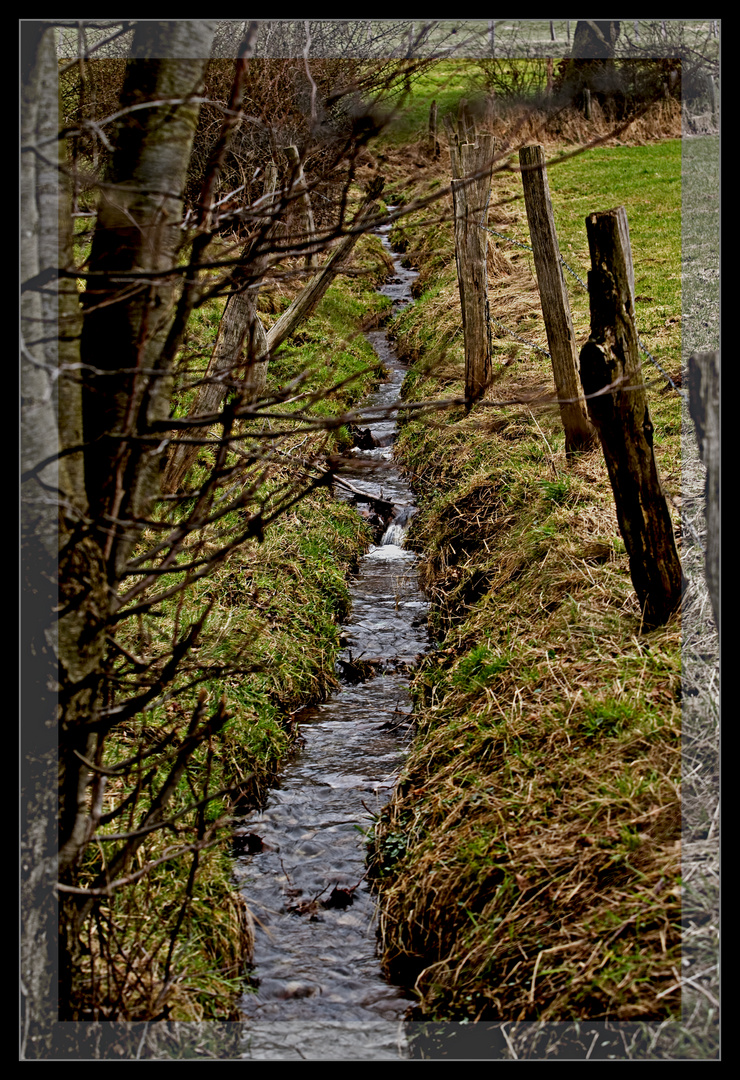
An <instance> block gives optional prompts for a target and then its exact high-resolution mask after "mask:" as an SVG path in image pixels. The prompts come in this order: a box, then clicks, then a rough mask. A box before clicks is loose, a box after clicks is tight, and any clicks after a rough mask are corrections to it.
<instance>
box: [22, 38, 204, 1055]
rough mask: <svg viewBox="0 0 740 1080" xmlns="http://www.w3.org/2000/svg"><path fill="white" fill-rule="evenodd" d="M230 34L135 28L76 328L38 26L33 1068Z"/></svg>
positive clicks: (29, 703) (53, 63)
mask: <svg viewBox="0 0 740 1080" xmlns="http://www.w3.org/2000/svg"><path fill="white" fill-rule="evenodd" d="M214 32H215V23H210V22H169V23H159V22H148V23H147V22H144V23H140V24H138V27H137V30H136V32H135V36H134V44H133V50H132V53H133V58H132V60H131V61H130V62H129V64H128V67H127V75H126V83H125V88H124V93H123V98H122V102H121V105H122V109H123V110H124V114H123V116H122V118H121V120H120V123H119V128H118V130H117V133H116V136H115V140H114V141H115V153H114V156H113V163H112V170H111V174H110V176H109V177H108V178H107V183H106V185H105V186H104V188H103V192H104V194H103V197H102V201H101V206H100V210H99V217H98V225H97V228H96V233H95V238H94V243H93V252H92V256H91V260H90V269H89V273H90V276H89V277H88V290H87V293H86V296H85V313H84V315H85V318H84V327H83V329H82V332H81V334H80V330H79V315H80V313H79V301H78V295H77V289H76V285H75V277H74V275H73V274H72V273H70V268H71V266H72V262H71V254H70V251H71V222H72V219H71V193H70V185H69V182H68V181H69V177H70V173H71V170H70V169H69V167H68V166H67V163H66V161H65V159H64V156H63V153H64V141H63V140H62V139H60V138H59V126H58V120H57V117H58V107H57V102H58V64H57V56H56V31H55V29H54V26H53V25H52V24H50V23H48V22H43V21H38V22H28V23H25V24H22V94H23V101H22V104H23V108H22V116H23V128H22V227H23V230H24V235H23V243H22V245H21V251H22V266H21V272H22V283H23V293H22V295H23V299H22V310H21V318H22V333H23V346H22V364H21V367H22V380H23V383H22V386H23V393H22V455H21V456H22V472H23V480H24V482H23V486H22V565H23V586H24V605H23V619H22V649H23V656H24V661H25V663H26V677H25V680H24V709H23V758H24V777H23V836H22V856H23V861H22V903H23V931H22V946H21V948H22V980H23V984H22V992H23V998H24V1021H23V1022H24V1031H23V1043H22V1052H23V1056H24V1057H29V1058H39V1057H48V1056H49V1055H50V1053H51V1049H52V1045H53V1038H54V1032H53V1025H54V1022H55V1021H56V1020H57V1019H65V1018H67V1019H68V1018H71V1017H68V1016H67V1015H66V1014H65V1000H64V988H65V986H66V985H67V983H68V980H69V977H70V971H71V966H72V962H73V957H72V953H71V946H70V943H69V941H68V940H67V938H68V933H69V928H70V923H71V922H72V921H73V920H74V906H75V905H74V900H70V899H69V896H70V895H71V894H69V893H67V894H65V895H66V896H67V897H68V899H67V900H66V901H65V903H63V904H61V905H60V907H61V912H60V914H59V922H58V923H57V900H56V895H55V886H56V881H57V874H58V875H59V880H60V881H61V882H63V883H70V882H72V881H73V880H74V872H75V867H76V866H77V864H78V863H79V860H80V858H81V855H82V853H83V852H84V850H85V848H86V846H87V843H88V841H89V839H90V836H91V835H92V832H93V830H94V828H95V825H96V820H95V813H94V802H95V800H94V795H95V790H96V789H95V787H94V785H93V782H94V781H95V778H96V777H97V783H98V787H99V786H100V785H99V781H100V773H99V770H97V771H96V769H95V765H94V762H95V761H96V760H99V749H100V747H101V744H102V741H103V739H104V737H105V734H106V733H107V731H108V730H109V728H110V726H111V724H112V722H113V721H112V720H111V718H109V717H108V718H106V717H105V714H104V712H103V711H102V709H101V705H102V685H103V681H104V672H103V654H104V645H105V640H104V639H105V628H106V623H107V621H108V619H109V617H110V614H111V610H112V607H113V606H114V604H115V601H114V597H115V589H114V587H113V586H114V583H115V582H116V579H117V575H118V573H119V570H120V567H121V565H122V562H123V561H124V560H125V558H126V554H127V553H128V552H129V551H130V550H131V547H132V545H133V544H134V542H135V540H136V537H137V535H138V531H139V530H140V528H141V524H140V522H141V519H142V517H143V516H144V515H145V513H146V511H147V508H148V505H149V501H150V499H151V497H152V496H153V495H154V494H155V493H156V492H157V490H158V461H159V454H158V451H157V443H156V442H154V443H153V442H152V441H148V432H149V430H150V425H151V424H152V422H154V421H155V420H156V419H162V418H164V417H166V416H167V414H168V409H169V397H168V388H169V380H168V374H169V371H168V365H169V360H170V357H171V355H172V353H173V351H174V348H173V346H174V342H173V341H172V340H170V329H171V326H172V306H173V303H174V297H175V288H176V284H177V277H176V276H175V275H174V274H173V273H170V272H169V271H171V270H172V269H173V267H174V266H175V263H176V258H177V252H178V248H179V245H180V242H181V238H182V232H181V231H180V228H179V225H180V221H181V218H182V191H183V188H184V183H185V176H186V171H187V166H188V162H189V159H190V153H191V148H192V140H193V135H194V132H195V125H196V122H197V117H198V109H199V101H198V95H199V93H200V92H201V86H202V80H203V74H204V70H205V64H206V60H207V57H208V55H209V52H210V47H211V41H212V38H213V34H214ZM148 102H150V103H151V104H147V103H148ZM65 269H66V271H67V273H68V276H67V277H65V276H64V273H65ZM60 270H61V272H60ZM80 364H82V365H83V366H82V368H81V367H80ZM81 370H82V371H85V372H86V375H85V377H84V378H83V380H81V379H80V371H81ZM152 376H153V377H152ZM83 387H84V388H83ZM83 443H84V444H86V445H85V449H84V451H82V452H79V451H78V452H75V451H74V448H75V447H79V448H80V449H82V445H83ZM26 598H27V599H26ZM57 776H58V785H57ZM91 789H92V792H91ZM91 793H92V796H93V797H92V798H91ZM101 795H102V791H101ZM72 895H73V894H72ZM57 926H58V927H59V939H58V941H57ZM57 945H58V957H57V955H56V951H57ZM57 963H58V970H59V987H60V1000H59V1011H58V1008H57V986H56V980H55V968H56V966H57Z"/></svg>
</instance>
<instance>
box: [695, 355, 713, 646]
mask: <svg viewBox="0 0 740 1080" xmlns="http://www.w3.org/2000/svg"><path fill="white" fill-rule="evenodd" d="M719 382H720V372H719V353H718V352H705V353H693V354H692V355H691V356H690V357H689V411H690V413H691V419H692V420H693V421H694V426H695V428H696V437H697V441H698V443H699V452H700V453H701V458H702V461H703V462H704V465H705V466H706V470H707V475H706V481H705V485H704V494H705V504H706V505H705V519H706V523H707V549H706V554H705V561H704V574H705V577H706V579H707V586H708V588H709V596H710V598H711V601H712V610H713V611H714V621H715V624H716V626H717V631H718V632H719V574H720V482H719V481H720V475H719V474H720V416H719Z"/></svg>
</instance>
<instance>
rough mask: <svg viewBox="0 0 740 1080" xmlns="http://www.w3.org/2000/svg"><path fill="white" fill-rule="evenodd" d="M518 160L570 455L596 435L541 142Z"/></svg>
mask: <svg viewBox="0 0 740 1080" xmlns="http://www.w3.org/2000/svg"><path fill="white" fill-rule="evenodd" d="M519 164H520V166H521V170H522V185H523V187H524V204H525V206H526V210H527V220H528V222H529V234H530V237H531V240H532V250H533V252H534V264H535V268H536V270H537V284H538V286H539V291H540V299H541V302H542V316H543V318H544V320H545V329H546V331H547V344H548V349H549V352H550V357H551V360H552V371H553V376H554V378H555V387H556V389H557V392H558V397H559V398H560V399H561V405H560V415H561V418H562V421H563V428H564V429H565V449H566V452H567V453H568V454H572V453H574V452H576V451H579V450H587V449H589V448H590V447H591V446H593V445H594V442H595V437H596V436H595V432H594V430H593V428H592V426H591V423H590V422H589V419H588V411H587V409H586V402H585V400H584V397H583V391H582V389H581V384H580V381H579V378H578V352H577V349H576V336H575V332H574V330H573V319H572V317H571V313H570V302H569V300H568V290H567V288H566V284H565V278H564V276H563V267H562V263H561V261H560V248H559V245H558V237H557V233H556V231H555V218H554V216H553V212H552V203H551V201H550V189H549V186H548V183H547V169H546V168H545V151H544V150H543V148H542V147H541V146H539V145H536V146H524V147H522V149H521V150H520V151H519Z"/></svg>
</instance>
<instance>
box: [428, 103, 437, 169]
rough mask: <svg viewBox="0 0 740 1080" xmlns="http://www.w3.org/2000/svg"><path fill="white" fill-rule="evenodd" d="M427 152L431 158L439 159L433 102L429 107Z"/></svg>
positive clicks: (435, 104) (435, 106) (435, 114)
mask: <svg viewBox="0 0 740 1080" xmlns="http://www.w3.org/2000/svg"><path fill="white" fill-rule="evenodd" d="M429 150H430V153H431V154H432V155H433V157H435V158H438V157H439V140H438V138H437V102H436V101H433V102H432V104H431V105H430V106H429Z"/></svg>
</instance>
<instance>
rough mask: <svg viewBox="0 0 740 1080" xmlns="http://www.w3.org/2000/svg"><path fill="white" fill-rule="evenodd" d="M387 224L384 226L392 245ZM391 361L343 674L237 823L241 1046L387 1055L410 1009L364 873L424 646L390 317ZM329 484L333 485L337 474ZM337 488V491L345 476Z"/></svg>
mask: <svg viewBox="0 0 740 1080" xmlns="http://www.w3.org/2000/svg"><path fill="white" fill-rule="evenodd" d="M388 232H389V228H385V229H383V230H381V237H382V239H383V243H384V244H385V246H386V249H387V250H389V251H390V245H389V243H388V240H387V234H388ZM394 265H395V267H396V274H395V276H394V277H393V278H392V279H391V281H389V282H388V283H387V284H386V285H385V286H383V288H382V290H381V291H383V292H385V293H386V295H389V296H391V297H392V298H393V300H394V304H395V305H397V306H399V307H400V306H404V305H405V304H407V303H410V302H411V293H410V281H411V280H412V279H413V277H414V276H415V272H414V271H409V270H406V269H404V268H403V267H401V266H400V264H399V263H398V261H397V260H396V259H394ZM368 337H369V339H370V340H371V342H372V344H373V346H374V348H375V349H376V351H377V352H378V354H379V355H380V357H381V359H382V360H383V361H384V364H385V366H386V368H387V369H388V372H389V378H388V380H387V381H386V382H385V383H383V385H382V386H381V387H380V389H379V390H378V391H376V392H375V393H374V394H373V395H371V397H370V398H369V399H368V401H366V402H365V403H364V406H365V407H366V408H367V409H368V410H369V412H370V415H377V416H379V417H380V419H378V420H377V421H374V422H371V424H370V434H371V436H372V438H371V439H368V443H369V444H370V445H369V448H368V449H357V450H355V452H354V456H355V458H356V462H357V467H356V469H351V470H348V471H347V473H345V474H343V475H344V476H345V477H346V478H347V479H348V480H350V481H351V489H352V491H353V498H354V499H355V500H356V501H358V502H359V505H360V506H361V504H362V494H359V495H358V492H359V493H366V494H367V497H368V505H371V504H372V502H373V500H378V499H381V500H383V501H384V502H385V503H392V504H393V507H394V510H393V514H392V517H391V520H390V522H389V524H388V526H387V528H386V530H385V533H384V535H383V537H382V540H381V542H380V544H379V545H377V546H372V547H371V548H370V550H369V551H368V553H367V554H366V555H365V557H364V558H363V560H362V562H361V566H360V570H359V573H358V575H357V578H356V580H355V581H354V583H353V584H352V587H351V593H352V615H351V620H350V622H349V623H348V625H347V626H345V627H344V628H343V635H344V641H345V643H346V644H345V648H344V650H343V652H342V653H341V654H340V656H339V659H338V664H337V670H338V673H339V674H340V677H341V678H342V679H343V685H342V687H341V688H340V690H339V691H338V692H337V693H335V694H334V695H333V696H332V698H330V700H329V701H327V702H325V703H324V704H323V705H319V706H315V707H312V708H309V709H306V710H304V711H303V712H302V714H300V715H299V718H298V719H299V724H300V742H301V749H300V752H299V753H298V754H297V755H296V757H295V760H294V761H292V762H291V764H289V765H288V767H287V768H286V769H285V770H284V772H283V774H282V776H281V779H280V782H279V784H278V786H277V787H276V788H275V789H274V790H273V791H272V793H271V795H270V797H269V800H268V803H267V805H266V806H265V808H264V810H263V811H261V812H260V813H254V814H252V815H250V816H249V817H248V818H247V819H246V821H245V823H244V826H243V830H242V831H243V836H244V845H245V849H246V850H249V851H250V852H253V854H250V855H245V856H243V857H241V858H239V859H238V861H237V868H236V873H237V877H238V878H239V880H240V882H241V884H242V889H243V894H244V897H245V899H246V901H247V904H248V906H249V909H250V911H251V913H252V916H253V919H254V923H255V955H254V972H253V975H254V983H255V992H251V993H246V994H245V995H244V997H243V999H242V1003H241V1007H242V1011H243V1016H244V1022H243V1046H244V1050H243V1054H242V1056H243V1057H244V1058H249V1059H254V1060H348V1059H349V1060H353V1059H357V1060H381V1059H395V1060H398V1059H399V1058H403V1057H405V1056H406V1052H405V1045H406V1044H405V1037H404V1031H403V1018H404V1014H405V1013H406V1011H407V1009H408V1007H409V1005H410V1004H411V1002H410V1001H409V999H408V998H406V997H405V996H404V994H403V992H402V991H401V990H400V989H399V988H397V987H395V986H392V985H390V984H389V983H388V982H387V981H386V980H385V979H384V977H383V975H382V972H381V968H380V962H379V960H378V958H377V953H376V926H375V903H374V899H373V896H372V894H371V892H370V889H369V886H368V884H367V882H366V880H365V844H364V835H363V834H364V833H365V832H366V831H367V830H368V829H370V828H371V827H372V823H373V819H374V817H375V816H376V815H377V814H378V813H379V812H380V811H381V810H382V808H383V806H384V805H385V803H386V802H387V801H388V799H389V797H390V795H391V792H392V789H393V786H394V784H395V781H396V777H397V776H398V772H399V770H400V767H401V764H402V762H403V758H404V756H405V745H404V743H405V739H404V734H405V733H407V730H408V715H409V713H410V709H411V703H410V700H409V696H408V687H407V673H408V670H409V667H410V666H411V665H413V664H415V663H416V662H417V661H418V658H419V657H420V655H421V654H423V653H424V651H425V650H426V648H427V643H428V639H427V630H426V611H427V602H426V600H425V598H424V596H423V594H422V592H421V590H420V587H419V584H418V581H417V576H416V570H415V563H416V556H415V555H414V554H413V553H412V552H409V551H407V550H406V549H405V548H404V547H403V538H404V533H405V530H406V528H407V526H408V523H409V520H410V518H411V517H412V515H413V514H414V513H415V508H414V506H413V495H412V492H411V489H410V487H409V485H408V482H407V481H406V479H405V478H404V476H403V474H402V473H401V471H400V470H399V469H398V468H397V467H396V466H395V465H394V464H393V462H392V453H393V451H392V444H393V440H394V437H395V418H394V417H393V415H392V414H391V415H387V414H388V410H389V409H391V407H392V405H393V403H394V402H395V401H397V400H398V395H399V391H400V388H401V384H402V382H403V378H404V368H403V365H402V364H401V363H400V361H399V360H398V359H397V357H396V355H395V353H394V350H393V347H392V345H391V344H390V342H389V341H388V337H387V335H386V334H385V333H384V332H383V331H373V332H372V333H370V334H368ZM338 493H339V494H341V491H340V490H339V486H338ZM345 494H346V489H345Z"/></svg>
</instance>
